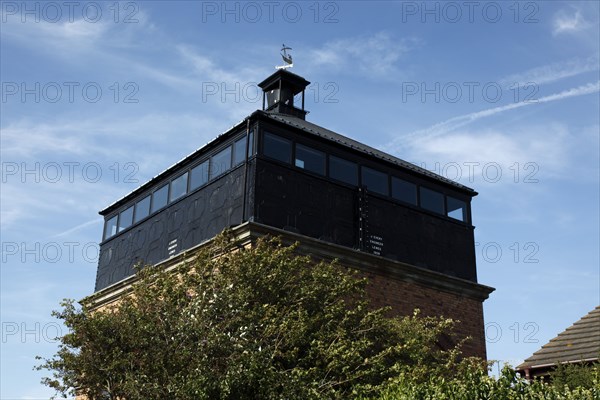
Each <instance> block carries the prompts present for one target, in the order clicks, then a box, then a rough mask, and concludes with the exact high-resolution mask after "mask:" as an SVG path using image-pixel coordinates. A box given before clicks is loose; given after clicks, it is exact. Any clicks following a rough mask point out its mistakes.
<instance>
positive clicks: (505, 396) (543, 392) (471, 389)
mask: <svg viewBox="0 0 600 400" xmlns="http://www.w3.org/2000/svg"><path fill="white" fill-rule="evenodd" d="M587 372H588V373H589V377H590V383H591V384H590V386H589V387H581V386H577V387H576V386H570V387H569V386H560V385H557V384H555V383H546V382H544V380H534V381H532V382H530V381H528V380H526V379H525V378H523V377H521V376H519V374H518V373H516V372H515V370H514V369H513V368H511V367H510V366H509V365H506V366H504V368H503V369H502V372H501V373H500V376H499V377H498V378H495V377H492V376H489V375H488V374H487V372H486V371H484V370H482V369H481V368H480V366H479V365H478V364H472V362H471V361H470V360H464V361H462V362H461V363H459V365H457V373H455V374H453V375H452V376H450V377H448V376H443V375H436V374H433V375H428V376H426V377H425V378H424V377H423V375H422V374H414V373H412V372H411V371H409V370H404V371H403V372H401V373H400V374H399V376H398V377H396V378H394V379H393V382H390V384H389V385H388V387H387V388H386V389H385V390H384V391H383V392H382V393H381V394H379V395H377V396H373V397H368V398H369V399H371V400H487V399H490V400H492V399H493V400H496V399H498V400H599V399H600V368H598V367H597V366H595V367H594V368H590V369H588V370H587ZM363 399H367V397H364V398H363Z"/></svg>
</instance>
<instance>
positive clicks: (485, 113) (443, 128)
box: [386, 81, 600, 149]
mask: <svg viewBox="0 0 600 400" xmlns="http://www.w3.org/2000/svg"><path fill="white" fill-rule="evenodd" d="M599 91H600V81H598V82H595V83H588V84H586V85H582V86H578V87H575V88H572V89H568V90H564V91H562V92H559V93H554V94H551V95H548V96H544V97H540V98H539V99H537V101H530V102H520V103H511V104H507V105H504V106H499V107H494V108H488V109H486V110H482V111H477V112H473V113H469V114H465V115H459V116H457V117H452V118H450V119H447V120H446V121H442V122H439V123H437V124H434V125H432V126H430V127H428V128H425V129H420V130H417V131H414V132H411V133H409V134H407V135H404V136H402V137H400V138H398V139H395V140H393V141H392V143H390V144H388V145H386V148H390V147H391V148H393V149H397V148H399V147H401V146H402V144H404V143H410V142H411V141H414V140H423V139H427V138H429V137H435V136H439V135H443V134H446V133H448V132H452V131H454V130H456V129H458V128H461V127H464V126H466V125H469V124H471V123H472V122H474V121H477V120H479V119H482V118H485V117H490V116H493V115H497V114H500V113H503V112H506V111H509V110H513V109H516V108H521V107H525V106H531V105H535V104H541V103H548V102H552V101H557V100H563V99H567V98H570V97H576V96H583V95H586V94H591V93H597V92H599Z"/></svg>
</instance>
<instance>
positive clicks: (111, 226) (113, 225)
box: [104, 215, 117, 239]
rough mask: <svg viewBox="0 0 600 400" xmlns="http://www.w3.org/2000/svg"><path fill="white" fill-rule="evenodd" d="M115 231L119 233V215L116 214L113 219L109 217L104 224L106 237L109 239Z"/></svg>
mask: <svg viewBox="0 0 600 400" xmlns="http://www.w3.org/2000/svg"><path fill="white" fill-rule="evenodd" d="M115 233H117V216H116V215H115V216H114V217H112V218H111V219H109V220H108V221H106V224H105V225H104V239H108V238H109V237H111V236H113V235H114V234H115Z"/></svg>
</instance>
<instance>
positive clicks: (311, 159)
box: [295, 144, 325, 175]
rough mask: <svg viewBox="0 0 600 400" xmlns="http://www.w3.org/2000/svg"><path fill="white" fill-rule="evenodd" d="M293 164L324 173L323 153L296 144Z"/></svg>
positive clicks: (320, 173)
mask: <svg viewBox="0 0 600 400" xmlns="http://www.w3.org/2000/svg"><path fill="white" fill-rule="evenodd" d="M295 165H296V167H298V168H302V169H305V170H307V171H310V172H314V173H317V174H319V175H325V153H323V152H321V151H318V150H314V149H311V148H310V147H306V146H303V145H301V144H297V145H296V162H295Z"/></svg>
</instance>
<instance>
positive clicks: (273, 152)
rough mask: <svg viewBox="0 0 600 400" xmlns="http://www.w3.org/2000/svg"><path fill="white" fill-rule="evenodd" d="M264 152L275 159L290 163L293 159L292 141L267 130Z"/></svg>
mask: <svg viewBox="0 0 600 400" xmlns="http://www.w3.org/2000/svg"><path fill="white" fill-rule="evenodd" d="M263 153H264V155H265V156H267V157H270V158H272V159H274V160H278V161H282V162H284V163H288V164H289V163H290V162H291V159H292V142H290V141H289V140H287V139H284V138H281V137H279V136H275V135H273V134H271V133H267V132H265V140H264V143H263Z"/></svg>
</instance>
